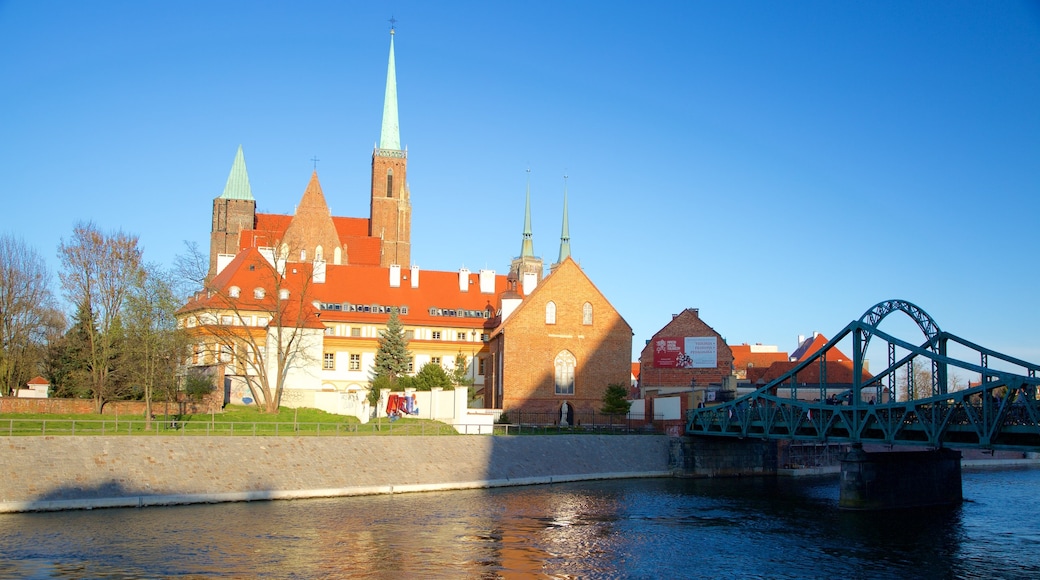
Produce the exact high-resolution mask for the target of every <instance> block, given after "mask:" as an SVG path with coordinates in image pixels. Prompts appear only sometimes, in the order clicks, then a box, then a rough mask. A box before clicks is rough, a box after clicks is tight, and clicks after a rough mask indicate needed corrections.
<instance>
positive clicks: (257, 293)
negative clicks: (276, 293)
mask: <svg viewBox="0 0 1040 580" xmlns="http://www.w3.org/2000/svg"><path fill="white" fill-rule="evenodd" d="M266 294H267V292H266V291H265V290H264V289H263V288H254V289H253V298H256V299H257V300H260V299H261V298H263V297H264V296H265V295H266Z"/></svg>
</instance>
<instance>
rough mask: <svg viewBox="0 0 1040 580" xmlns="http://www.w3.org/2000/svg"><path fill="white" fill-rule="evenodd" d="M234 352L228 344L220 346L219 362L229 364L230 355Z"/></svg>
mask: <svg viewBox="0 0 1040 580" xmlns="http://www.w3.org/2000/svg"><path fill="white" fill-rule="evenodd" d="M234 352H235V351H234V350H233V349H232V348H231V345H229V344H222V345H220V362H225V363H229V362H231V355H232V354H233V353H234Z"/></svg>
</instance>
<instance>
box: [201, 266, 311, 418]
mask: <svg viewBox="0 0 1040 580" xmlns="http://www.w3.org/2000/svg"><path fill="white" fill-rule="evenodd" d="M285 255H287V254H285ZM244 259H245V261H244V262H243V263H241V264H240V265H239V266H238V267H239V268H240V269H245V270H248V271H249V273H250V274H251V279H252V280H254V281H255V282H254V283H255V284H256V287H255V288H234V287H233V286H232V285H231V284H230V282H227V281H226V280H225V278H224V277H223V276H221V275H217V276H215V277H214V278H213V280H211V281H210V283H209V285H208V286H207V287H206V290H205V292H203V293H201V294H200V296H199V298H198V299H197V300H195V301H193V302H189V304H188V305H187V306H185V308H183V309H182V317H183V316H185V315H187V317H189V318H192V317H193V318H194V321H193V322H192V323H189V326H191V325H192V324H194V325H195V333H196V335H197V336H199V337H200V338H202V339H203V340H204V342H205V345H206V351H205V354H206V355H208V358H209V360H212V361H214V362H216V363H219V364H224V365H226V367H227V370H226V375H237V376H241V377H242V378H243V380H244V381H245V383H246V385H247V387H248V388H249V391H250V393H251V394H252V396H253V400H254V401H255V402H256V404H257V406H258V407H260V408H262V409H263V410H264V411H265V412H268V413H277V412H278V408H279V406H280V405H281V402H282V396H283V394H284V392H285V389H286V385H287V382H288V381H289V379H290V376H291V373H292V372H293V371H294V370H304V371H306V369H313V368H314V366H312V365H316V364H317V362H318V361H317V359H316V356H315V353H314V352H313V351H315V350H317V356H320V352H321V341H322V336H323V330H324V327H323V326H322V325H321V324H320V322H319V321H318V315H319V314H320V311H319V310H318V309H317V308H315V307H314V305H313V304H312V301H313V300H314V299H313V297H312V296H311V292H310V287H311V283H312V273H313V272H312V265H311V264H308V263H287V262H286V261H285V257H284V255H283V256H281V257H279V258H278V260H277V265H272V264H271V263H270V262H269V261H268V260H267V259H266V258H264V257H263V256H261V255H260V254H259V253H258V252H253V253H252V254H249V255H247V256H246V257H245V258H244ZM229 267H231V266H229ZM257 288H260V289H262V290H259V291H258V290H257ZM315 346H316V349H315Z"/></svg>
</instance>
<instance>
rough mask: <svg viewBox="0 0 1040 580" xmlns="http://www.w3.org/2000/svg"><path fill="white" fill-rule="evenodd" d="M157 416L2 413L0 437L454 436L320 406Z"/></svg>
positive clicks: (426, 423)
mask: <svg viewBox="0 0 1040 580" xmlns="http://www.w3.org/2000/svg"><path fill="white" fill-rule="evenodd" d="M153 408H154V410H155V419H154V420H153V421H152V423H151V429H148V423H147V422H146V421H145V420H144V418H143V417H141V416H140V415H124V416H122V417H117V416H114V415H57V414H54V415H51V414H46V415H43V414H39V415H38V414H24V413H23V414H19V413H0V435H146V436H147V435H265V436H269V435H287V436H317V435H321V436H325V435H455V434H457V432H456V431H455V429H454V428H452V427H451V426H450V425H447V424H445V423H442V422H440V421H431V420H429V419H415V418H404V419H398V420H397V421H390V420H389V419H387V418H386V417H382V418H380V419H374V420H372V421H370V422H369V423H367V424H362V423H361V422H360V421H359V420H358V419H357V418H356V417H347V416H344V415H333V414H331V413H326V412H325V411H320V410H318V409H305V408H304V409H288V408H282V409H280V410H279V412H278V413H277V414H274V413H271V414H268V413H263V412H261V411H259V410H258V409H257V408H256V407H252V406H242V405H228V406H227V407H225V409H224V412H223V413H214V414H212V415H210V414H208V413H207V414H204V415H182V416H173V415H171V416H169V417H164V416H163V414H162V405H161V404H156V405H155V407H153Z"/></svg>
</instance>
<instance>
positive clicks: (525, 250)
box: [509, 169, 544, 295]
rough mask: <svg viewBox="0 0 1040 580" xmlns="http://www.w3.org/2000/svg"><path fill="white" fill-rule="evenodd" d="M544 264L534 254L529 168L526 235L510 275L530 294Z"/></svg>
mask: <svg viewBox="0 0 1040 580" xmlns="http://www.w3.org/2000/svg"><path fill="white" fill-rule="evenodd" d="M543 270H544V266H543V263H542V259H541V258H538V257H535V255H534V240H533V239H532V234H531V170H530V169H528V170H527V204H526V206H525V208H524V235H523V242H522V243H521V245H520V257H518V258H513V261H512V263H511V264H510V266H509V276H510V277H512V278H513V279H515V280H517V281H519V282H520V284H521V285H522V288H523V291H524V294H525V295H526V294H530V293H531V291H533V290H534V288H535V286H537V285H538V283H539V282H541V281H542V272H543Z"/></svg>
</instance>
